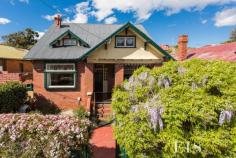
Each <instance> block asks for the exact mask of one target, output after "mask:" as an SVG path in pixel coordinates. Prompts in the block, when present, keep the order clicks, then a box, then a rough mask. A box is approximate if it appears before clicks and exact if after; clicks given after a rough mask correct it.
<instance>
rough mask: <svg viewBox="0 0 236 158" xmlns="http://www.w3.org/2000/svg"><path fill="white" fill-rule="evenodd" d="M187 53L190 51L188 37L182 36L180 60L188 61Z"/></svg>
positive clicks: (179, 45)
mask: <svg viewBox="0 0 236 158" xmlns="http://www.w3.org/2000/svg"><path fill="white" fill-rule="evenodd" d="M187 51H188V35H180V36H179V40H178V54H177V57H178V60H181V61H183V60H185V59H187Z"/></svg>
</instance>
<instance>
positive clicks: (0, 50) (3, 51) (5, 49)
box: [0, 45, 28, 60]
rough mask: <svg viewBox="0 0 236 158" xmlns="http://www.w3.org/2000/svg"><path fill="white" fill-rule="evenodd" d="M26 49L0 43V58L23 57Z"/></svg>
mask: <svg viewBox="0 0 236 158" xmlns="http://www.w3.org/2000/svg"><path fill="white" fill-rule="evenodd" d="M27 52H28V50H26V49H20V48H14V47H10V46H5V45H0V59H19V60H21V59H23V57H24V56H25V55H26V54H27Z"/></svg>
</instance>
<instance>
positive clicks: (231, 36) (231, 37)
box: [230, 28, 236, 41]
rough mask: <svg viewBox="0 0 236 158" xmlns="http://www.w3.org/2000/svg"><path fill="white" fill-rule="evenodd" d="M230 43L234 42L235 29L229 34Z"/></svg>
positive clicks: (235, 36) (235, 37)
mask: <svg viewBox="0 0 236 158" xmlns="http://www.w3.org/2000/svg"><path fill="white" fill-rule="evenodd" d="M230 41H236V28H235V29H233V31H232V32H231V34H230Z"/></svg>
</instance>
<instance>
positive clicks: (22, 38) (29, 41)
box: [2, 28, 39, 49]
mask: <svg viewBox="0 0 236 158" xmlns="http://www.w3.org/2000/svg"><path fill="white" fill-rule="evenodd" d="M38 37H39V34H38V32H35V31H33V30H32V29H31V28H27V29H25V30H24V31H19V32H15V33H11V34H9V35H5V36H2V39H3V40H4V42H3V44H5V45H8V46H12V47H16V48H23V49H30V48H31V47H32V46H33V45H34V44H35V43H36V42H37V38H38Z"/></svg>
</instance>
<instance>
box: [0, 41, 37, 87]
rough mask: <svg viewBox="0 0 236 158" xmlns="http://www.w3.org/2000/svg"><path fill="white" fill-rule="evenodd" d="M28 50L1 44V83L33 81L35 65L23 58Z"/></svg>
mask: <svg viewBox="0 0 236 158" xmlns="http://www.w3.org/2000/svg"><path fill="white" fill-rule="evenodd" d="M27 52H28V50H25V49H18V48H14V47H10V46H5V45H0V83H4V82H6V81H23V82H26V81H27V82H30V81H32V72H33V65H32V63H31V61H27V60H25V59H23V57H24V56H25V55H26V54H27Z"/></svg>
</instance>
